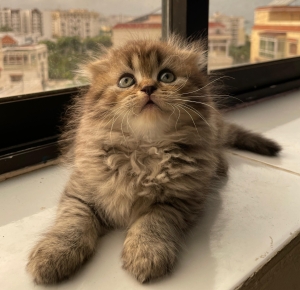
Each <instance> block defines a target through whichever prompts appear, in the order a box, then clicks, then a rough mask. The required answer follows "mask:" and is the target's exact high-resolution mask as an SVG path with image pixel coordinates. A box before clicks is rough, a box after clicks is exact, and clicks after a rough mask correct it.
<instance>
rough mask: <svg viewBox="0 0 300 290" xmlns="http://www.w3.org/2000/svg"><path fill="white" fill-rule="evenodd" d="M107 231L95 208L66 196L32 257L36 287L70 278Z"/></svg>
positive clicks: (69, 195)
mask: <svg viewBox="0 0 300 290" xmlns="http://www.w3.org/2000/svg"><path fill="white" fill-rule="evenodd" d="M104 231H105V228H104V225H103V224H101V221H99V216H98V215H97V213H96V212H94V210H93V208H92V207H90V206H89V205H88V204H87V203H85V202H84V201H83V200H81V199H80V198H78V197H76V196H73V195H72V194H69V193H65V194H64V195H63V197H62V200H61V202H60V205H59V209H58V213H57V217H56V220H55V223H54V225H53V226H52V227H51V228H50V230H49V231H48V232H47V233H46V234H44V237H43V238H42V239H41V240H40V241H39V242H38V244H37V245H36V246H35V247H34V248H33V250H32V252H31V254H30V256H29V262H28V264H27V270H28V272H29V273H30V274H31V275H32V276H33V277H34V281H35V282H36V283H37V284H52V283H56V282H59V281H60V280H63V279H65V278H67V277H69V276H70V275H71V274H72V273H73V272H74V271H76V270H77V269H78V268H79V267H80V266H81V265H82V264H83V263H84V262H85V261H86V260H87V259H88V258H90V257H91V255H92V254H93V252H94V251H95V247H96V244H97V239H98V236H99V235H100V234H103V233H104Z"/></svg>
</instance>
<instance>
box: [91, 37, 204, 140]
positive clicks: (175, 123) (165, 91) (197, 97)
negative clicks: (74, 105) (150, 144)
mask: <svg viewBox="0 0 300 290" xmlns="http://www.w3.org/2000/svg"><path fill="white" fill-rule="evenodd" d="M205 67H206V61H205V53H204V51H203V50H202V49H201V44H199V42H198V44H197V43H194V44H187V43H185V42H183V41H181V40H179V39H178V38H176V37H173V38H171V39H170V40H169V41H168V42H160V41H154V40H133V41H129V42H128V43H126V44H125V45H124V46H121V47H117V48H112V49H110V50H108V51H107V52H106V53H105V54H103V55H102V56H101V59H98V60H95V61H93V62H91V63H89V64H88V65H87V71H88V74H89V77H90V90H89V92H88V94H87V95H86V105H87V107H88V110H89V111H90V112H92V113H94V115H95V116H97V118H99V121H101V122H102V121H103V126H107V127H108V128H110V129H111V130H113V131H115V130H119V131H122V132H123V134H124V133H126V134H133V135H135V136H136V137H142V138H145V137H146V138H154V137H155V136H156V137H159V136H161V135H162V134H165V133H166V132H170V131H172V130H177V128H180V126H183V125H191V126H195V127H196V125H195V124H196V123H197V126H198V123H199V122H202V123H203V122H206V120H205V118H207V117H208V115H209V114H208V111H209V109H210V108H209V107H208V104H209V103H210V99H209V98H208V97H207V95H209V94H208V87H207V86H206V85H207V78H206V73H205V72H203V69H204V68H205Z"/></svg>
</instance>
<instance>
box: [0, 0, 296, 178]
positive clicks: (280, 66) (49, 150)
mask: <svg viewBox="0 0 300 290" xmlns="http://www.w3.org/2000/svg"><path fill="white" fill-rule="evenodd" d="M162 13H163V37H167V36H168V35H169V33H171V32H174V33H176V34H179V35H181V36H182V37H183V38H186V39H188V40H197V39H200V38H201V39H204V40H205V39H207V37H208V19H209V0H201V1H199V0H162ZM206 46H207V44H206ZM211 73H212V74H214V75H217V76H228V78H227V77H226V78H223V79H222V82H223V84H224V88H225V90H226V94H229V95H231V96H233V97H234V98H228V100H227V103H226V105H227V106H235V105H236V104H237V103H239V101H238V100H237V99H239V100H241V101H242V102H245V103H246V102H249V101H253V100H257V99H261V98H264V97H267V96H271V95H275V94H278V93H282V92H285V91H288V90H292V89H296V88H299V87H300V57H293V58H288V59H281V60H276V61H270V62H265V63H258V64H251V65H243V66H236V67H230V68H226V69H221V70H215V71H212V72H211ZM81 89H82V88H80V87H77V88H69V89H63V90H57V91H50V92H39V93H35V94H28V95H21V96H15V97H6V98H2V99H0V124H1V125H0V174H4V173H7V172H9V171H15V170H18V169H21V168H23V167H27V166H31V165H35V164H39V163H46V162H47V161H49V160H52V159H55V158H57V157H58V155H59V150H58V142H57V141H58V136H59V132H60V127H61V125H62V121H61V120H62V116H63V115H64V111H65V109H66V107H67V106H68V104H70V102H71V100H72V98H73V97H74V96H76V95H78V93H79V92H80V91H81Z"/></svg>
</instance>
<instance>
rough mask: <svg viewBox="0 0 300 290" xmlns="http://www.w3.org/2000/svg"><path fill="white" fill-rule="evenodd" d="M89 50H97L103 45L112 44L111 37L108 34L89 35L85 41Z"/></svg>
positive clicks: (108, 45)
mask: <svg viewBox="0 0 300 290" xmlns="http://www.w3.org/2000/svg"><path fill="white" fill-rule="evenodd" d="M83 44H84V46H85V48H86V49H87V50H92V51H97V50H99V47H101V45H103V46H105V47H110V46H112V42H111V37H110V36H107V35H99V36H96V37H88V38H86V39H85V40H84V41H83Z"/></svg>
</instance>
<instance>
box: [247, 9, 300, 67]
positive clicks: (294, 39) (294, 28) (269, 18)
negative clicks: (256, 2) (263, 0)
mask: <svg viewBox="0 0 300 290" xmlns="http://www.w3.org/2000/svg"><path fill="white" fill-rule="evenodd" d="M296 55H300V6H265V7H259V8H257V9H256V10H255V19H254V26H253V28H252V34H251V54H250V61H251V62H261V61H268V60H274V59H280V58H285V57H293V56H296Z"/></svg>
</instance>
